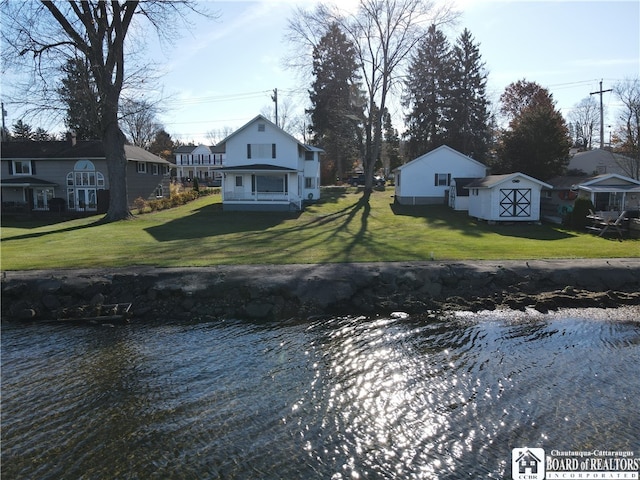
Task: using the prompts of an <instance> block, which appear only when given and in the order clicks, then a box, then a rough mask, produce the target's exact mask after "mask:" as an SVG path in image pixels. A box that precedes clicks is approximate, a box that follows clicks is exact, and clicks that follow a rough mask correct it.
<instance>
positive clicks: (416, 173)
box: [394, 145, 487, 205]
mask: <svg viewBox="0 0 640 480" xmlns="http://www.w3.org/2000/svg"><path fill="white" fill-rule="evenodd" d="M394 172H395V199H396V201H397V202H398V203H400V204H401V205H435V204H440V205H442V204H445V205H446V204H448V202H449V189H450V187H451V181H452V179H454V178H465V177H467V178H479V177H484V176H485V175H486V174H487V167H486V165H484V164H482V163H480V162H478V161H476V160H474V159H473V158H471V157H468V156H466V155H463V154H462V153H460V152H458V151H456V150H454V149H453V148H451V147H448V146H446V145H443V146H441V147H438V148H436V149H435V150H432V151H430V152H429V153H425V154H424V155H422V156H420V157H418V158H416V159H414V160H411V161H410V162H408V163H405V164H404V165H402V166H400V167H398V168H396V169H395V170H394Z"/></svg>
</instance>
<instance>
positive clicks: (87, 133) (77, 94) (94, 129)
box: [57, 58, 102, 140]
mask: <svg viewBox="0 0 640 480" xmlns="http://www.w3.org/2000/svg"><path fill="white" fill-rule="evenodd" d="M62 71H63V72H64V73H65V76H64V77H63V78H62V85H61V86H60V87H59V88H58V89H57V92H58V96H59V97H60V100H62V102H63V103H64V104H65V105H66V106H67V113H66V116H65V119H64V123H65V125H66V127H67V128H68V129H69V130H73V131H74V132H75V134H76V138H77V139H78V140H99V139H102V129H101V127H100V113H99V111H98V105H99V101H98V91H97V89H96V86H95V82H94V80H93V78H92V76H91V74H90V71H89V65H88V62H87V61H86V60H83V59H81V58H73V59H70V60H68V61H67V63H65V64H64V65H63V67H62Z"/></svg>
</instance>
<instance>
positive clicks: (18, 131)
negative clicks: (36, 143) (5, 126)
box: [11, 120, 34, 142]
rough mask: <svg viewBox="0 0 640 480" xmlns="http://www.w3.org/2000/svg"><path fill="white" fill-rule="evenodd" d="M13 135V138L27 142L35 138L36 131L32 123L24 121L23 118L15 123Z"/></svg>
mask: <svg viewBox="0 0 640 480" xmlns="http://www.w3.org/2000/svg"><path fill="white" fill-rule="evenodd" d="M12 128H13V135H12V136H11V139H12V140H14V141H16V142H26V141H31V140H34V133H33V129H32V128H31V125H29V124H28V123H24V122H23V121H22V120H18V121H17V122H16V123H14V124H13V127H12Z"/></svg>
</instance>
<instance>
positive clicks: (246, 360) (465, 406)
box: [2, 309, 640, 479]
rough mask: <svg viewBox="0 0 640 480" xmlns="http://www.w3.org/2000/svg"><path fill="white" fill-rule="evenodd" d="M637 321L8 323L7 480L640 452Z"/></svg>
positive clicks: (432, 470) (365, 472)
mask: <svg viewBox="0 0 640 480" xmlns="http://www.w3.org/2000/svg"><path fill="white" fill-rule="evenodd" d="M638 318H639V316H638V310H637V309H636V310H633V309H629V310H622V309H620V310H597V309H593V310H578V311H563V312H558V313H552V314H540V313H538V312H533V311H527V312H483V313H479V314H471V313H458V314H449V315H444V316H439V317H433V316H431V317H429V316H424V317H415V318H414V317H411V316H408V315H406V314H402V313H401V312H397V313H395V314H393V315H391V316H390V317H389V318H375V319H369V318H365V317H357V318H354V317H347V318H332V319H325V320H316V321H310V322H304V321H299V322H291V323H288V324H277V323H273V324H257V323H251V322H241V321H221V322H211V323H190V322H166V323H163V324H157V325H142V324H135V323H133V324H131V325H128V326H122V327H117V328H100V327H86V326H68V325H64V326H61V325H55V324H27V325H15V324H13V325H9V324H8V325H3V332H2V367H3V368H2V395H3V398H2V437H3V445H2V473H3V478H4V477H6V478H12V479H23V478H24V479H27V478H29V479H30V478H39V479H58V478H86V479H93V478H96V479H99V478H163V479H164V478H175V479H179V478H238V479H247V478H256V479H258V478H259V479H264V478H333V479H357V478H390V479H391V478H409V479H456V478H461V477H469V478H509V477H510V455H511V449H512V448H515V447H522V446H530V447H541V448H549V449H550V448H555V449H567V450H570V449H588V448H606V449H626V450H636V451H640V441H639V440H638V435H637V432H638V431H639V430H640V418H639V416H638V412H637V401H636V400H637V398H638V396H639V395H640V385H639V383H640V381H639V380H638V375H637V366H638V364H639V360H640V322H639V321H638Z"/></svg>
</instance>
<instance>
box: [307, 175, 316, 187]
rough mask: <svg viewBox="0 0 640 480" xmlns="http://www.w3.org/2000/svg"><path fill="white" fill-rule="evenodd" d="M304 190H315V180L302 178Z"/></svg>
mask: <svg viewBox="0 0 640 480" xmlns="http://www.w3.org/2000/svg"><path fill="white" fill-rule="evenodd" d="M304 188H316V179H315V178H313V177H304Z"/></svg>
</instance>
